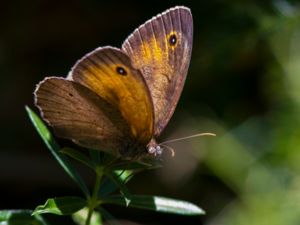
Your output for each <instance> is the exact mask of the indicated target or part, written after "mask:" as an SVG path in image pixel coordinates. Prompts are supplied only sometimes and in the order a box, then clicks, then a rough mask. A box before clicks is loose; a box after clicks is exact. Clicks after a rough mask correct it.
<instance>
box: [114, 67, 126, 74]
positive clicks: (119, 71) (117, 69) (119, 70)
mask: <svg viewBox="0 0 300 225" xmlns="http://www.w3.org/2000/svg"><path fill="white" fill-rule="evenodd" d="M116 71H117V73H118V74H120V75H122V76H126V75H127V72H126V70H125V69H124V68H123V67H121V66H117V68H116Z"/></svg>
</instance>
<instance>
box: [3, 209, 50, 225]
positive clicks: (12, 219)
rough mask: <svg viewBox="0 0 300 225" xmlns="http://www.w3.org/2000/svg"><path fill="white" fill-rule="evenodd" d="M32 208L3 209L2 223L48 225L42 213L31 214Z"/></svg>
mask: <svg viewBox="0 0 300 225" xmlns="http://www.w3.org/2000/svg"><path fill="white" fill-rule="evenodd" d="M31 214H32V210H27V209H22V210H1V211H0V224H1V225H6V224H9V225H25V224H26V225H48V224H47V222H46V221H45V220H44V219H43V218H42V216H40V215H35V216H31Z"/></svg>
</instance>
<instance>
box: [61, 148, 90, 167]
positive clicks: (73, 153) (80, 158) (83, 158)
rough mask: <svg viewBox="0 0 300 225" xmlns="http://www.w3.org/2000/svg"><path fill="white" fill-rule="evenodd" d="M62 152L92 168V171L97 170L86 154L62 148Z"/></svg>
mask: <svg viewBox="0 0 300 225" xmlns="http://www.w3.org/2000/svg"><path fill="white" fill-rule="evenodd" d="M60 152H61V153H63V154H65V155H68V156H69V157H71V158H73V159H75V160H77V161H78V162H80V163H82V164H84V165H86V166H88V167H90V168H91V169H95V166H94V163H93V161H91V160H90V159H89V158H88V157H87V156H86V155H85V154H83V153H81V152H80V151H78V150H75V149H72V148H62V149H61V150H60Z"/></svg>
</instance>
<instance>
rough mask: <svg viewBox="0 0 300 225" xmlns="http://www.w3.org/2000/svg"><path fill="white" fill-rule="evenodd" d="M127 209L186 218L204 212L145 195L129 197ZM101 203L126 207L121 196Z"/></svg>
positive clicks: (188, 205)
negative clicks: (177, 215) (185, 216)
mask: <svg viewBox="0 0 300 225" xmlns="http://www.w3.org/2000/svg"><path fill="white" fill-rule="evenodd" d="M130 200H131V201H130V203H129V205H128V207H134V208H141V209H148V210H154V211H157V212H164V213H173V214H180V215H187V216H194V215H203V214H205V212H204V211H203V210H202V209H201V208H199V207H198V206H196V205H194V204H192V203H190V202H186V201H181V200H176V199H171V198H165V197H159V196H147V195H131V196H130ZM102 202H103V203H111V204H116V205H122V206H124V205H125V206H127V203H126V201H125V200H124V197H123V196H121V195H117V196H116V195H115V196H109V197H107V198H106V199H102Z"/></svg>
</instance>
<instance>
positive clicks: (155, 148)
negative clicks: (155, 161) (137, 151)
mask: <svg viewBox="0 0 300 225" xmlns="http://www.w3.org/2000/svg"><path fill="white" fill-rule="evenodd" d="M163 150H164V149H163V148H162V147H161V146H160V145H159V144H157V142H156V141H155V140H154V139H151V141H150V143H149V144H148V146H147V151H148V153H149V154H150V155H154V156H158V155H161V154H162V153H163Z"/></svg>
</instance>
